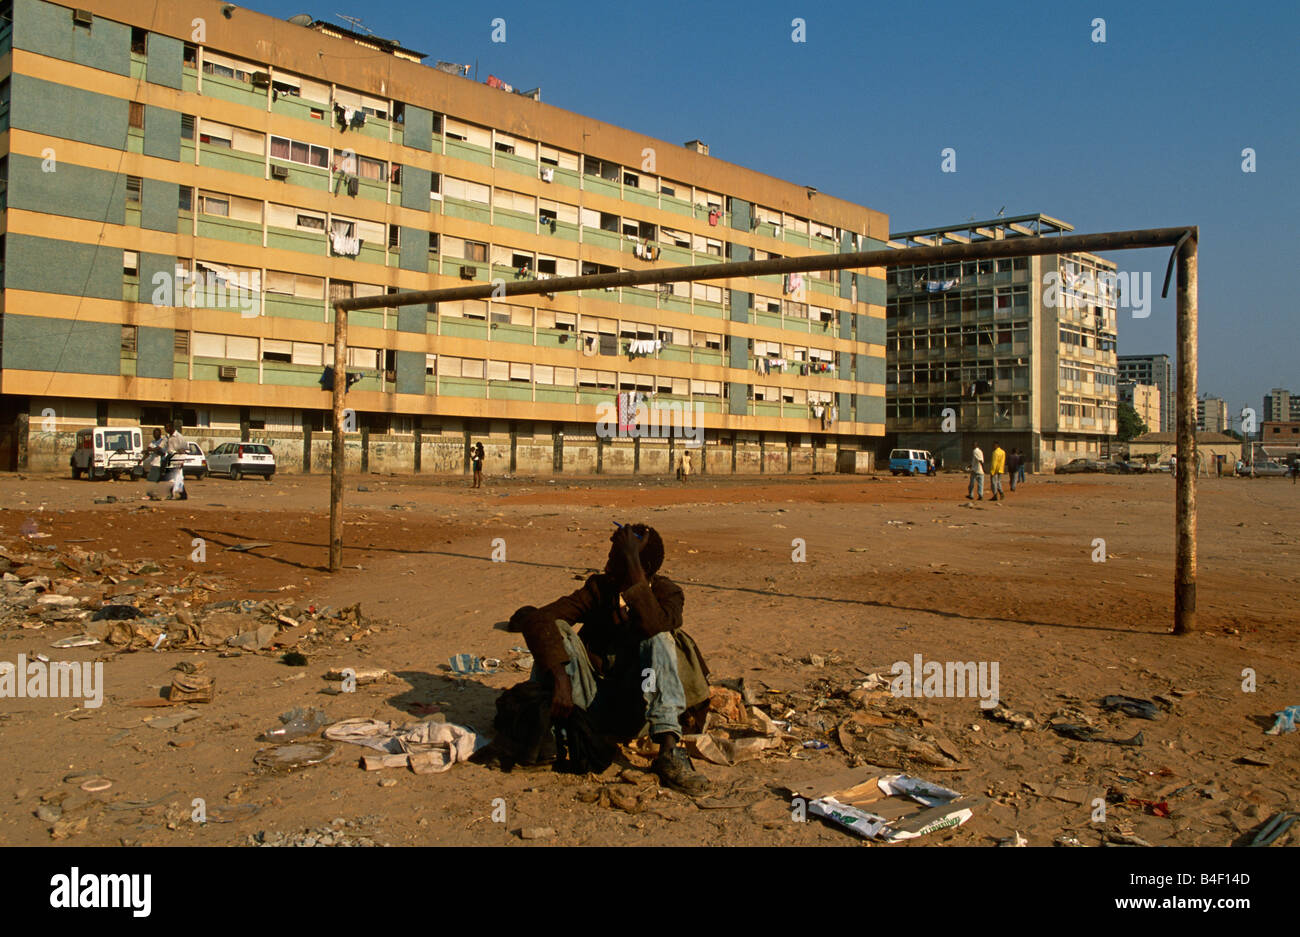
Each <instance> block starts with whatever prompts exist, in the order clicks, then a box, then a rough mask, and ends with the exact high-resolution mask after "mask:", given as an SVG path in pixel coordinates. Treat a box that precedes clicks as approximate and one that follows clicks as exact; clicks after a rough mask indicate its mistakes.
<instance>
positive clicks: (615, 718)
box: [532, 618, 686, 736]
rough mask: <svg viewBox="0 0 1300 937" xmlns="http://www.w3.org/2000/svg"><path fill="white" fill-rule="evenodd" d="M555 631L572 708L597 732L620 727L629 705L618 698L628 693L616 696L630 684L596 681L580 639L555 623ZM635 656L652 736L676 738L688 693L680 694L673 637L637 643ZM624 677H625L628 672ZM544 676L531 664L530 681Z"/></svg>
mask: <svg viewBox="0 0 1300 937" xmlns="http://www.w3.org/2000/svg"><path fill="white" fill-rule="evenodd" d="M555 626H556V627H557V628H559V629H560V636H561V637H562V638H563V639H564V650H565V653H567V654H568V655H569V662H568V663H567V664H565V665H564V671H565V673H567V674H568V675H569V682H570V683H572V684H573V705H574V706H577V707H578V708H580V709H585V710H586V711H587V712H588V714H589V715H590V716H591V717H592V719H593V720H594V721H595V722H596V724H597V725H598V726H608V725H612V724H615V723H617V722H619V721H621V720H620V719H619V716H620V715H621V713H623V712H625V711H626V710H627V709H628V707H629V704H630V700H628V699H626V698H622V697H624V696H625V693H626V691H625V693H620V692H619V690H620V688H624V687H627V686H628V685H629V684H628V683H627V682H626V681H624V680H617V679H600V680H598V679H597V677H596V671H595V669H594V668H593V667H592V665H591V658H590V657H588V656H587V646H586V645H585V644H583V643H582V638H580V637H579V636H578V633H577V632H576V631H574V630H573V626H572V625H570V624H569V623H568V622H567V621H563V620H561V619H558V618H557V619H556V620H555ZM637 656H638V663H639V664H640V667H639V668H638V669H637V671H636V673H635V674H632V675H631V676H633V677H639V682H640V690H641V696H642V699H643V700H644V706H645V721H646V723H648V724H649V727H650V734H651V735H659V734H661V733H664V732H671V733H672V734H673V735H676V736H680V735H681V734H682V721H681V716H682V713H684V712H685V711H686V691H685V690H683V689H682V679H681V674H680V672H679V670H678V663H677V643H676V642H675V641H674V640H673V636H672V632H669V631H663V632H660V633H659V634H657V635H655V636H654V637H652V638H646V639H645V640H643V641H641V642H640V643H639V644H638V645H637ZM617 666H618V665H616V667H617ZM647 671H648V672H647ZM624 673H625V676H627V674H626V671H625V672H624ZM543 676H544V675H543V674H542V673H540V672H539V670H538V668H537V666H536V665H535V664H534V666H533V672H532V679H533V680H541V679H542V677H543ZM643 728H644V726H643Z"/></svg>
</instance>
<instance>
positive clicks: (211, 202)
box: [199, 192, 230, 217]
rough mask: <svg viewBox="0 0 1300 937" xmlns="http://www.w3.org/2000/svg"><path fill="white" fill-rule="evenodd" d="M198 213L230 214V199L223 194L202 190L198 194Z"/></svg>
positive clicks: (226, 215)
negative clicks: (202, 191)
mask: <svg viewBox="0 0 1300 937" xmlns="http://www.w3.org/2000/svg"><path fill="white" fill-rule="evenodd" d="M199 213H200V214H204V215H221V216H223V217H228V216H229V215H230V199H229V198H227V197H226V196H224V195H213V194H211V193H207V192H204V193H202V194H200V195H199Z"/></svg>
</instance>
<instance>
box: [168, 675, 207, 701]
mask: <svg viewBox="0 0 1300 937" xmlns="http://www.w3.org/2000/svg"><path fill="white" fill-rule="evenodd" d="M215 688H216V684H215V681H213V679H212V678H211V677H209V676H206V675H204V674H181V673H178V674H177V675H176V676H174V677H172V685H171V688H170V689H169V690H168V693H167V700H168V702H172V703H210V702H212V692H213V690H214V689H215Z"/></svg>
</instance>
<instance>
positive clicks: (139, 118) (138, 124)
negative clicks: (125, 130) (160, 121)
mask: <svg viewBox="0 0 1300 937" xmlns="http://www.w3.org/2000/svg"><path fill="white" fill-rule="evenodd" d="M127 125H128V126H130V127H135V128H136V129H137V130H143V129H144V104H142V103H141V102H139V101H132V102H131V109H130V112H129V113H128V115H127Z"/></svg>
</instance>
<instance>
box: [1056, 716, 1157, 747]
mask: <svg viewBox="0 0 1300 937" xmlns="http://www.w3.org/2000/svg"><path fill="white" fill-rule="evenodd" d="M1052 731H1053V732H1055V733H1056V734H1057V735H1063V736H1065V737H1066V738H1067V739H1074V740H1075V741H1077V742H1107V743H1109V744H1111V745H1131V746H1133V747H1134V748H1141V747H1142V733H1141V732H1139V733H1138V734H1137V735H1135V736H1133V737H1132V738H1130V739H1108V738H1102V737H1101V734H1100V730H1099V729H1095V728H1093V727H1092V726H1079V725H1074V724H1073V723H1069V722H1061V723H1057V724H1055V725H1053V726H1052Z"/></svg>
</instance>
